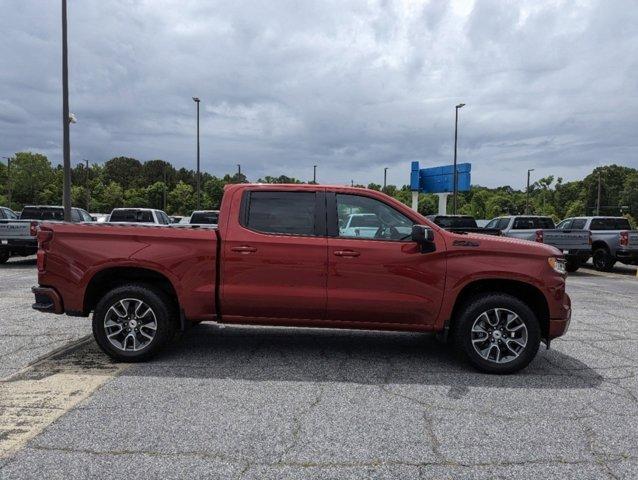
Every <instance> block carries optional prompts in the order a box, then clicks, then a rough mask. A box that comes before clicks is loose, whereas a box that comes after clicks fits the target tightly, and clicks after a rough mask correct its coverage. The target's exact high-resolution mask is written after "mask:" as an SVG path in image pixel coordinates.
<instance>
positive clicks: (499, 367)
mask: <svg viewBox="0 0 638 480" xmlns="http://www.w3.org/2000/svg"><path fill="white" fill-rule="evenodd" d="M493 308H503V309H507V310H511V311H513V312H514V313H516V314H517V315H518V316H519V317H520V318H521V320H522V321H523V322H524V323H525V326H526V327H527V346H526V347H525V349H524V350H523V352H522V353H521V354H520V355H519V357H518V358H516V359H514V360H512V361H510V362H507V363H502V364H497V363H494V362H490V361H488V360H485V359H484V358H482V357H481V356H480V355H479V354H478V352H476V351H475V350H474V346H473V345H472V336H471V330H472V325H473V323H474V321H475V320H476V319H477V318H478V316H479V315H481V314H482V313H483V312H485V311H487V310H491V309H493ZM540 340H541V330H540V325H539V323H538V319H537V317H536V315H535V314H534V312H533V311H532V310H531V309H530V308H529V307H528V306H527V305H526V304H525V303H524V302H522V301H520V300H519V299H517V298H515V297H512V296H510V295H506V294H494V295H485V296H482V297H475V298H474V299H473V300H471V301H470V302H468V304H467V306H466V308H465V309H464V310H463V311H462V313H461V315H460V316H459V318H458V323H457V325H456V328H455V344H456V347H457V349H458V350H459V351H460V352H461V353H462V354H463V355H464V356H465V357H466V359H467V360H469V362H470V363H471V364H472V365H473V366H474V367H476V368H477V369H479V370H481V371H483V372H485V373H497V374H507V373H513V372H516V371H518V370H521V369H523V368H525V367H526V366H527V365H529V363H530V362H531V361H532V360H533V359H534V357H535V356H536V353H537V352H538V348H539V346H540Z"/></svg>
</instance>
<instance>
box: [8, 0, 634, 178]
mask: <svg viewBox="0 0 638 480" xmlns="http://www.w3.org/2000/svg"><path fill="white" fill-rule="evenodd" d="M0 5H1V6H0V11H2V12H3V19H4V22H3V34H2V36H0V58H2V59H3V65H2V68H1V69H0V150H1V151H2V152H3V153H2V155H6V154H8V153H12V152H15V151H18V150H22V149H26V148H31V149H35V150H38V151H42V152H43V153H46V154H47V155H48V156H49V157H50V158H51V160H52V161H54V162H59V161H60V158H61V128H60V127H61V125H60V124H61V121H60V118H61V95H60V92H61V87H60V26H59V23H60V11H59V2H58V1H51V2H42V1H38V0H31V1H29V0H20V1H18V0H0ZM637 24H638V4H636V3H635V2H633V1H630V0H628V1H611V0H600V1H598V2H594V1H581V2H578V1H573V2H568V1H547V2H540V1H537V0H528V1H515V2H514V1H512V2H508V1H494V0H480V1H476V2H471V1H468V2H462V1H457V2H452V3H449V2H445V1H435V0H432V1H429V2H419V1H408V0H405V1H400V2H399V1H397V2H392V1H384V2H378V3H374V2H342V1H334V2H298V1H277V2H252V1H245V2H242V1H234V2H211V1H194V0H192V1H176V0H175V1H157V0H154V1H150V0H148V1H139V2H134V1H131V0H112V1H109V2H101V1H96V0H94V1H89V0H85V1H81V2H80V1H73V0H71V1H70V2H69V41H70V79H71V84H70V89H71V111H72V112H74V113H75V114H76V115H77V117H78V121H79V122H78V123H77V124H75V125H72V130H71V144H72V156H73V158H74V159H75V161H79V160H80V159H81V158H90V159H92V160H94V161H96V162H99V161H104V160H106V159H108V158H110V157H113V156H117V155H131V156H135V157H137V158H140V159H141V160H148V159H153V158H163V159H166V160H168V161H170V162H172V163H173V164H174V165H175V166H177V167H181V166H186V167H189V168H192V167H193V165H194V156H195V142H194V127H195V124H194V113H195V106H194V104H193V102H192V100H191V97H192V96H194V95H197V96H199V97H201V98H202V112H201V113H202V160H203V168H204V169H205V170H206V171H208V172H210V173H213V174H218V175H219V174H224V173H227V172H230V171H233V170H234V169H235V164H236V163H241V164H242V171H244V172H246V174H247V175H248V176H249V178H252V179H256V178H258V177H259V176H263V175H266V174H275V175H277V174H281V173H285V174H288V175H293V176H296V177H299V178H302V179H307V178H310V177H311V175H312V165H313V164H317V165H319V171H318V173H319V179H320V180H321V181H326V182H334V183H346V182H349V181H350V179H354V180H355V181H356V182H361V183H368V182H370V181H376V182H380V181H381V180H382V178H383V167H384V166H388V167H390V170H389V180H390V181H391V182H392V183H397V184H403V183H407V181H408V170H409V163H410V161H412V160H420V161H421V163H422V165H423V166H427V165H439V164H446V163H449V162H450V161H451V159H452V147H453V143H452V142H453V120H454V105H455V104H456V103H458V102H460V101H463V102H465V103H466V104H467V106H466V107H465V108H464V109H463V110H461V116H460V118H461V120H460V135H459V159H460V161H471V162H472V163H473V166H474V173H473V182H474V183H480V184H484V185H490V186H494V185H500V184H510V185H513V186H515V187H521V186H522V184H523V182H524V174H523V171H524V170H526V169H527V168H532V167H533V168H536V172H535V173H537V174H538V175H549V174H554V175H558V176H563V177H565V178H566V179H574V178H579V177H580V176H582V175H584V174H585V173H587V172H588V171H589V170H590V169H591V168H593V167H594V166H596V165H598V164H603V163H611V162H615V163H620V164H623V165H629V166H633V167H638V155H637V152H638V141H637V140H636V136H635V132H636V131H638V121H637V120H636V118H637V116H636V114H635V111H637V110H638V57H637V56H636V55H635V52H636V51H638V29H636V28H635V25H637Z"/></svg>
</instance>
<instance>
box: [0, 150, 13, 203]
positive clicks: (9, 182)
mask: <svg viewBox="0 0 638 480" xmlns="http://www.w3.org/2000/svg"><path fill="white" fill-rule="evenodd" d="M2 158H4V159H5V160H6V161H7V206H8V207H9V208H11V157H2Z"/></svg>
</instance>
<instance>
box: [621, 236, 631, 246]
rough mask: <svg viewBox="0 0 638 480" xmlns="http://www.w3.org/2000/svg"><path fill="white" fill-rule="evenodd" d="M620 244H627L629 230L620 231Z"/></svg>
mask: <svg viewBox="0 0 638 480" xmlns="http://www.w3.org/2000/svg"><path fill="white" fill-rule="evenodd" d="M620 245H622V246H623V247H626V246H627V245H629V232H620Z"/></svg>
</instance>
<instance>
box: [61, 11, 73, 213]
mask: <svg viewBox="0 0 638 480" xmlns="http://www.w3.org/2000/svg"><path fill="white" fill-rule="evenodd" d="M66 30H67V29H66V0H62V151H63V158H64V161H63V165H64V185H63V189H62V204H63V206H64V221H65V222H70V221H71V145H70V140H69V123H70V122H71V117H70V116H69V59H68V56H69V55H68V46H67V31H66Z"/></svg>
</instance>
